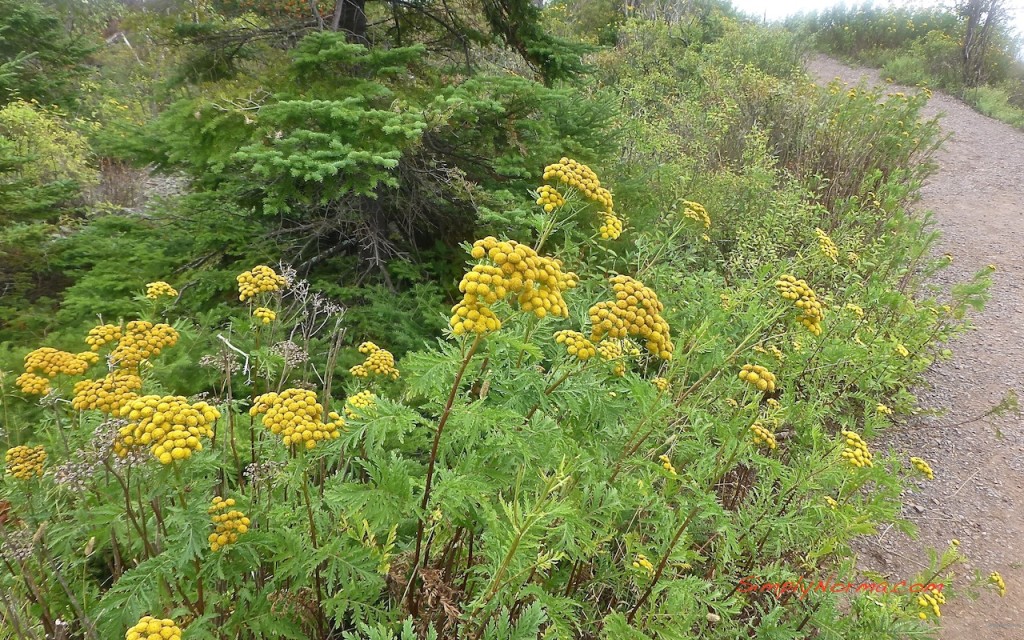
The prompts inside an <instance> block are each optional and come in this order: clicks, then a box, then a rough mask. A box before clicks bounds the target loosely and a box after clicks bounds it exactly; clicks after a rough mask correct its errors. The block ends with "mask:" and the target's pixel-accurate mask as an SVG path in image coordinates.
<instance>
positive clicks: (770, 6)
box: [732, 0, 1024, 33]
mask: <svg viewBox="0 0 1024 640" xmlns="http://www.w3.org/2000/svg"><path fill="white" fill-rule="evenodd" d="M839 4H844V3H843V2H840V1H839V0H732V5H733V6H734V7H736V8H737V9H738V10H740V11H742V12H743V13H747V14H750V15H752V16H757V17H759V18H761V17H765V16H767V18H768V20H769V21H771V20H779V19H781V18H785V17H787V16H790V15H792V14H794V13H800V12H802V11H804V12H806V11H815V10H818V11H820V10H822V9H828V8H830V7H834V6H836V5H839ZM845 4H846V6H848V7H852V6H854V5H857V6H859V5H860V4H861V1H854V0H851V1H850V2H846V3H845ZM939 4H949V3H948V2H946V3H942V2H927V1H921V0H919V1H917V2H913V1H907V0H904V1H902V2H899V1H890V2H876V3H875V6H878V7H884V6H889V5H892V6H903V7H905V6H922V5H923V6H935V5H939ZM1009 5H1010V6H1011V7H1012V9H1013V10H1014V14H1015V18H1014V24H1015V25H1016V30H1017V32H1018V33H1024V0H1010V2H1009Z"/></svg>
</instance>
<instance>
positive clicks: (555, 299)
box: [449, 236, 577, 335]
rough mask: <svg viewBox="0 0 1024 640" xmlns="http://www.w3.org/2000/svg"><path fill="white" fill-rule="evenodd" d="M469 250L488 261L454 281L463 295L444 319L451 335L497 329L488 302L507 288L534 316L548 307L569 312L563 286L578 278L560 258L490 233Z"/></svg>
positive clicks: (498, 325) (500, 296)
mask: <svg viewBox="0 0 1024 640" xmlns="http://www.w3.org/2000/svg"><path fill="white" fill-rule="evenodd" d="M470 255H472V256H473V258H475V259H477V260H483V259H487V260H489V261H490V262H491V263H492V264H476V265H474V266H473V268H472V269H470V270H469V271H467V272H466V275H465V276H463V278H462V281H461V282H460V283H459V291H461V292H462V293H463V294H465V295H464V296H463V298H462V301H461V302H459V303H458V304H457V305H455V306H454V307H452V317H451V319H450V320H449V322H450V324H451V326H452V330H453V332H454V333H455V335H461V334H463V333H466V332H473V333H480V334H483V333H488V332H491V331H497V330H498V329H500V328H501V321H500V320H498V317H497V316H496V315H495V314H494V312H493V311H491V309H490V308H488V307H487V305H490V304H494V303H495V302H497V301H498V300H501V299H503V298H504V297H505V296H506V295H508V294H510V293H514V294H516V301H517V302H518V304H519V308H520V309H522V310H523V311H529V312H532V313H533V314H534V315H536V316H537V317H538V318H543V317H545V316H547V315H548V314H549V313H550V314H552V315H556V316H560V317H563V318H567V317H569V308H568V307H567V306H566V304H565V301H564V300H563V299H562V292H563V291H565V290H566V289H571V288H573V287H575V286H576V282H577V278H576V274H574V273H572V272H563V271H562V262H561V260H557V259H554V258H549V257H546V256H541V255H538V254H537V252H536V251H534V250H533V249H531V248H530V247H527V246H526V245H523V244H519V243H518V242H516V241H515V240H509V241H502V242H499V241H498V239H497V238H494V237H493V236H488V237H486V238H484V239H483V240H477V241H476V242H475V243H473V248H472V250H471V251H470Z"/></svg>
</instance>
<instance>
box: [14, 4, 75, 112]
mask: <svg viewBox="0 0 1024 640" xmlns="http://www.w3.org/2000/svg"><path fill="white" fill-rule="evenodd" d="M90 50H91V47H90V46H88V43H86V42H85V41H84V40H82V39H80V38H77V37H70V36H68V34H67V32H66V31H65V29H64V25H63V24H62V23H61V21H60V19H59V18H58V17H57V16H56V15H54V14H52V13H48V12H47V11H46V10H45V8H44V7H43V6H42V5H41V4H39V2H37V0H0V105H2V104H5V103H7V102H9V101H11V100H13V99H15V98H22V99H25V100H38V101H39V102H42V103H44V104H60V105H69V104H71V103H72V102H74V93H75V89H76V87H75V82H76V80H78V79H79V78H80V77H81V76H82V74H83V73H84V72H85V69H86V67H85V66H84V58H85V56H86V55H87V54H88V53H89V51H90Z"/></svg>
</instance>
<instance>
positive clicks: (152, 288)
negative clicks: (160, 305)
mask: <svg viewBox="0 0 1024 640" xmlns="http://www.w3.org/2000/svg"><path fill="white" fill-rule="evenodd" d="M160 296H167V297H170V298H176V297H178V290H177V289H175V288H174V287H172V286H171V285H169V284H167V283H166V282H164V281H163V280H159V281H157V282H150V283H149V284H147V285H146V297H147V298H149V299H150V300H156V299H157V298H159V297H160Z"/></svg>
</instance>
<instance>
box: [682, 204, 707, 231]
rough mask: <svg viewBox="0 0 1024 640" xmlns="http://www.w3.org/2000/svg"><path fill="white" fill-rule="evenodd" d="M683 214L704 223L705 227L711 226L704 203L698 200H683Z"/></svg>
mask: <svg viewBox="0 0 1024 640" xmlns="http://www.w3.org/2000/svg"><path fill="white" fill-rule="evenodd" d="M683 215H684V216H686V217H687V218H689V219H691V220H695V221H697V222H699V223H700V224H702V225H704V228H705V229H710V228H711V216H709V215H708V212H707V209H705V208H704V205H702V204H701V203H699V202H691V201H689V200H683Z"/></svg>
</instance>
